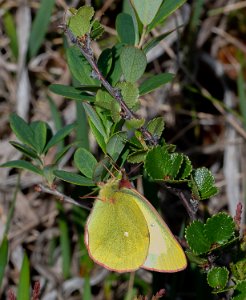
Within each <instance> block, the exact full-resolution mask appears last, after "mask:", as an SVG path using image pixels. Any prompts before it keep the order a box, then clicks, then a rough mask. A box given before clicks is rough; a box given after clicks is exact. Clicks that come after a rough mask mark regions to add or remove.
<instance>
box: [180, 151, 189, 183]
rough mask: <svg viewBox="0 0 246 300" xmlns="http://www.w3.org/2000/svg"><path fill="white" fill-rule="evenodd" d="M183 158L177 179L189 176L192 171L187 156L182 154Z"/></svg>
mask: <svg viewBox="0 0 246 300" xmlns="http://www.w3.org/2000/svg"><path fill="white" fill-rule="evenodd" d="M182 156H183V162H182V164H181V167H180V169H179V172H178V175H177V179H185V178H187V177H188V176H190V174H191V171H192V165H191V161H190V159H189V157H188V156H186V155H184V154H182Z"/></svg>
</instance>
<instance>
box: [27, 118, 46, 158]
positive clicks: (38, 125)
mask: <svg viewBox="0 0 246 300" xmlns="http://www.w3.org/2000/svg"><path fill="white" fill-rule="evenodd" d="M30 127H31V129H32V131H33V136H34V142H35V148H36V150H37V152H38V153H39V154H42V153H43V150H44V147H45V144H46V138H47V126H46V123H45V122H43V121H35V122H32V123H31V124H30Z"/></svg>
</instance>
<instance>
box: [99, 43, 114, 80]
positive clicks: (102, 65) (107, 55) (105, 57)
mask: <svg viewBox="0 0 246 300" xmlns="http://www.w3.org/2000/svg"><path fill="white" fill-rule="evenodd" d="M112 60H113V58H112V50H111V49H108V48H107V49H104V50H103V51H102V53H101V54H100V56H99V58H98V61H97V66H98V69H99V70H100V71H101V73H102V74H103V76H104V77H106V76H107V75H108V73H109V71H110V69H111V67H112Z"/></svg>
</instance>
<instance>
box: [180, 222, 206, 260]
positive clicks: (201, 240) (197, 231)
mask: <svg viewBox="0 0 246 300" xmlns="http://www.w3.org/2000/svg"><path fill="white" fill-rule="evenodd" d="M204 228H205V227H204V224H203V223H202V222H200V221H198V220H196V221H194V222H192V223H191V224H190V225H189V226H188V227H186V230H185V238H186V241H187V243H188V244H189V247H190V248H191V250H192V251H193V252H194V253H195V254H198V255H199V254H203V253H206V252H208V251H209V249H210V246H211V244H210V242H209V240H208V239H207V237H206V235H205V232H204Z"/></svg>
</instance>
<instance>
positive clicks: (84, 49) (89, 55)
mask: <svg viewBox="0 0 246 300" xmlns="http://www.w3.org/2000/svg"><path fill="white" fill-rule="evenodd" d="M65 33H66V35H67V37H68V39H69V40H70V42H71V43H72V44H75V45H76V46H77V47H78V48H79V49H80V51H81V53H82V55H83V56H84V57H85V59H86V60H87V61H88V63H89V64H90V65H91V67H92V70H93V72H92V74H93V77H95V78H97V79H98V80H100V81H101V83H102V85H103V86H104V87H105V89H106V90H107V91H108V92H109V94H110V95H111V96H112V97H113V98H114V99H115V100H116V101H117V102H118V103H119V105H120V107H121V116H122V118H123V119H124V120H132V119H138V116H137V115H136V114H135V113H134V112H132V111H131V110H130V108H129V107H128V106H127V104H126V103H125V101H124V99H123V97H122V95H121V92H120V89H117V88H114V87H112V85H111V84H110V83H109V82H108V81H107V80H106V79H105V77H104V76H103V75H102V73H101V72H100V70H99V69H98V66H97V63H96V61H95V58H94V55H93V52H92V49H91V40H90V36H89V35H88V34H86V35H85V36H84V39H83V41H81V39H79V38H76V37H75V36H74V34H73V33H72V31H71V30H70V29H69V28H68V27H67V26H66V27H65ZM139 130H140V131H141V133H142V135H143V138H144V139H145V140H146V141H148V142H149V144H150V145H157V140H156V138H155V137H154V136H153V135H152V134H151V133H150V132H149V131H148V130H147V129H146V128H145V127H144V126H142V127H141V128H139Z"/></svg>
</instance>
